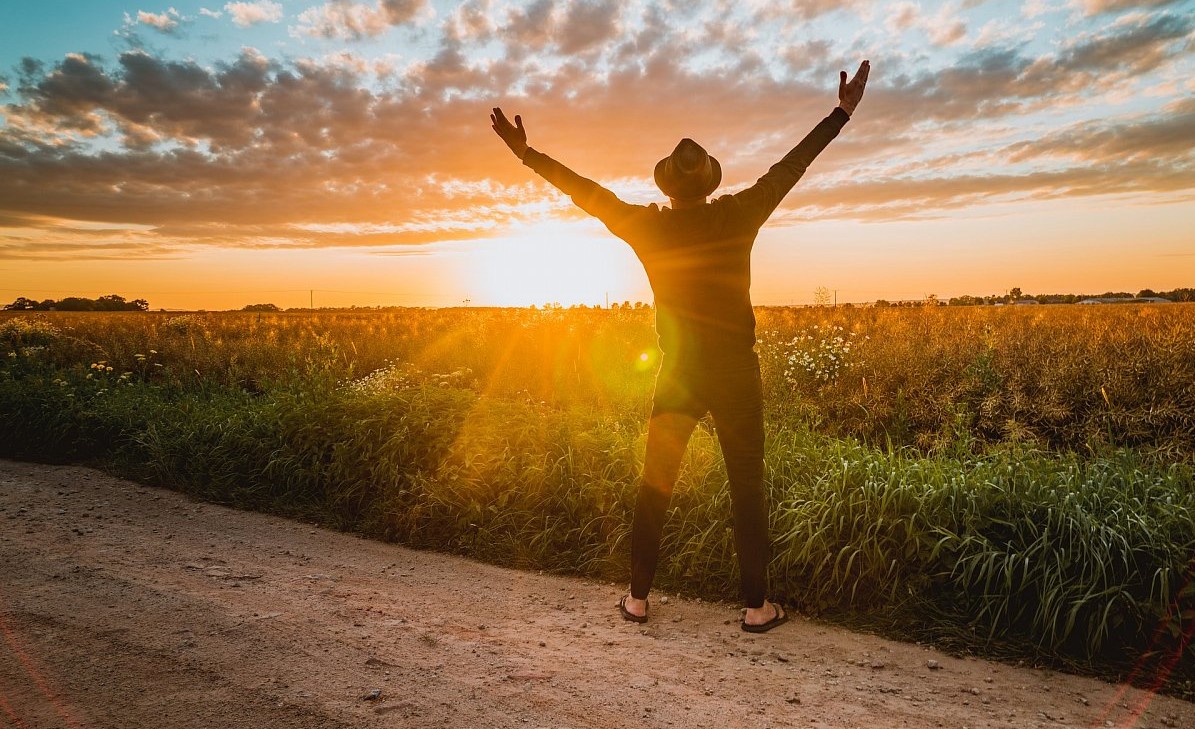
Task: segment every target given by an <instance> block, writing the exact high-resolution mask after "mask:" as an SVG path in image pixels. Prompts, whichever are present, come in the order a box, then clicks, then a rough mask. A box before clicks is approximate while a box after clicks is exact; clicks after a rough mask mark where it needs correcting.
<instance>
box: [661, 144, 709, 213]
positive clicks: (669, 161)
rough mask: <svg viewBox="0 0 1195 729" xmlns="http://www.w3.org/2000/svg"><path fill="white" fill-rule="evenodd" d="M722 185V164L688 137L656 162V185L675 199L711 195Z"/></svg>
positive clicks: (691, 198) (690, 198)
mask: <svg viewBox="0 0 1195 729" xmlns="http://www.w3.org/2000/svg"><path fill="white" fill-rule="evenodd" d="M721 182H722V165H720V164H718V160H716V159H714V158H713V157H711V156H710V155H709V153H708V152H706V151H705V150H704V149H703V148H702V146H701V145H700V144H698V143H697V142H694V141H693V140H692V139H689V138H688V137H685V138H684V139H682V140H680V144H678V145H676V149H674V150H672V154H670V155H668V156H667V157H665V158H664V159H662V160H660V161H659V162H657V163H656V185H657V186H659V188H660V190H661V191H663V193H664V194H665V195H667V196H668V197H670V198H672V199H674V200H695V199H698V198H703V197H706V196H708V195H709V194H710V193H711V192H713V191H714V190H716V189H717V188H718V184H719V183H721Z"/></svg>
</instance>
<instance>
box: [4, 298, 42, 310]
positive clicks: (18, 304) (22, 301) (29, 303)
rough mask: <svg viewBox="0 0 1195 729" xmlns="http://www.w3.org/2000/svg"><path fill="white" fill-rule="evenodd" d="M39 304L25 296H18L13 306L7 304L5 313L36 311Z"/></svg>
mask: <svg viewBox="0 0 1195 729" xmlns="http://www.w3.org/2000/svg"><path fill="white" fill-rule="evenodd" d="M37 307H38V303H37V302H36V301H34V300H33V299H27V298H25V297H24V296H18V297H17V298H16V300H15V301H13V302H12V303H11V304H5V305H4V310H5V311H35V310H36V309H37Z"/></svg>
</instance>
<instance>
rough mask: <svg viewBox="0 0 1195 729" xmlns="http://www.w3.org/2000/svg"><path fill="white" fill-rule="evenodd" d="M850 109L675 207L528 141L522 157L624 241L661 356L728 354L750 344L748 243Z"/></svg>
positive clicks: (686, 358) (716, 358) (712, 360)
mask: <svg viewBox="0 0 1195 729" xmlns="http://www.w3.org/2000/svg"><path fill="white" fill-rule="evenodd" d="M849 118H850V117H849V115H847V113H846V112H845V111H843V110H842V109H840V108H835V109H834V111H832V112H831V113H830V115H829V116H827V117H826V118H825V119H823V120H822V121H821V122H820V123H819V124H818V125H817V126H816V127H814V128H813V131H811V132H809V134H808V135H806V136H805V138H804V139H803V140H801V143H800V144H798V145H797V146H796V147H794V148H793V149H792V151H790V152H789V153H788V154H786V155H785V156H784V158H783V159H781V160H780V161H779V162H777V163H776V164H774V165H772V167H771V169H769V170H768V171H767V174H765V175H764V176H763V177H761V178H759V180H758V181H756V183H755V184H754V185H752V186H751V187H748V188H747V189H745V190H743V191H741V192H738V193H735V194H733V195H723V196H721V197H719V198H717V199H715V200H713V201H710V202H708V203H706V204H704V205H700V206H697V207H692V208H682V209H680V210H673V209H671V208H661V207H659V206H657V205H655V204H654V203H653V204H652V205H631V204H628V203H625V202H623V201H622V200H620V199H618V197H617V196H616V195H615V194H614V193H613V192H611V191H609V190H607V189H606V188H604V187H602V186H601V185H599V184H597V183H596V182H594V181H593V180H589V179H587V178H585V177H582V176H581V175H578V174H577V173H575V172H573V171H572V170H570V169H569V168H567V167H565V166H564V165H562V164H560V163H559V162H557V161H556V160H554V159H552V158H551V157H549V156H548V155H546V154H543V153H542V152H538V151H536V150H534V149H528V150H527V153H526V154H525V155H523V164H525V165H527V166H528V167H530V168H531V169H532V170H534V171H535V172H536V173H538V174H539V175H540V176H542V177H543V178H544V179H545V180H547V181H548V182H550V183H552V184H553V185H554V186H556V187H557V188H559V189H560V190H561V191H562V192H564V193H565V194H567V195H569V196H570V197H571V198H572V200H573V202H574V203H576V205H577V206H578V207H580V208H581V209H582V210H584V211H585V212H587V213H589V214H590V215H593V216H594V217H595V218H597V219H598V220H601V221H602V223H604V224H605V226H606V227H607V228H608V229H609V230H610V232H611V233H613V234H614V235H616V236H618V237H619V238H621V239H623V240H624V241H626V242H627V243H628V244H630V246H631V248H632V250H634V251H635V255H636V256H638V258H639V260H640V261H641V262H642V263H643V268H644V269H645V270H646V271H647V278H648V281H649V282H650V283H651V288H652V291H653V292H654V293H655V297H656V332H657V333H658V335H659V339H660V349H662V350H663V351H664V353H665V355H667V356H668V357H670V358H676V360H678V361H680V362H686V363H692V364H696V365H712V364H718V363H723V362H726V363H731V362H734V361H738V360H739V359H740V358H741V357H743V356H745V355H749V354H750V353H751V351H752V349H753V348H754V346H755V313H754V311H752V309H751V247H752V246H753V245H754V243H755V237H756V235H757V234H758V233H759V229H760V226H762V225H763V224H764V222H765V221H766V220H767V219H768V217H769V216H770V215H771V214H772V212H773V211H774V210H775V209H776V206H778V205H779V204H780V201H781V200H783V199H784V196H785V195H787V194H788V192H789V190H791V189H792V187H793V185H795V184H796V183H797V180H799V179H801V176H802V175H804V174H805V170H806V168H807V167H808V166H809V164H810V163H811V162H813V160H814V158H815V157H817V155H818V154H820V153H821V151H822V150H823V149H825V148H826V145H828V144H829V143H830V142H831V141H832V140H833V139H834V138H835V137H836V136H838V133H839V132H840V131H841V130H842V127H843V126H844V125H845V124H846V122H847V120H848V119H849Z"/></svg>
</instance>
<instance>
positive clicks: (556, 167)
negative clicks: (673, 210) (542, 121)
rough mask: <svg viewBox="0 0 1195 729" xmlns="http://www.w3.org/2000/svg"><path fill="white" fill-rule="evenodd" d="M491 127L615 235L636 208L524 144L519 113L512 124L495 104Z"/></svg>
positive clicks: (511, 148)
mask: <svg viewBox="0 0 1195 729" xmlns="http://www.w3.org/2000/svg"><path fill="white" fill-rule="evenodd" d="M490 126H491V128H493V130H494V133H496V134H497V135H498V136H499V137H501V138H502V141H503V142H505V143H506V146H507V147H509V148H510V151H511V152H514V154H515V156H516V157H518V158H519V159H521V160H522V161H523V164H525V165H527V166H528V167H530V168H531V169H532V170H534V171H535V172H536V174H538V175H539V176H540V177H542V178H544V179H545V180H547V181H548V182H550V183H552V185H553V186H555V187H556V189H558V190H560V191H561V192H563V193H564V194H565V195H568V196H569V197H571V198H572V200H573V203H574V204H576V206H577V207H579V208H581V209H582V210H584V211H585V212H587V213H589V214H590V215H592V216H594V217H595V218H597V219H598V220H600V221H602V222H603V223H605V224H606V227H607V228H609V229H610V230H611V232H613V233H614V234H615V235H617V234H618V231H616V230H615V228H616V227H617V226H618V225H619V223H620V222H622V221H623V220H625V219H626V217H627V216H628V215H630V214H631V213H632V212H634V211H635V210H637V209H638V208H637V206H634V205H628V204H627V203H624V202H623V201H622V200H619V199H618V196H617V195H615V194H614V193H612V192H610V191H609V190H607V189H606V188H604V187H602V186H601V185H599V184H597V183H596V182H594V181H593V180H590V179H588V178H586V177H582V176H581V175H578V174H577V173H576V172H573V171H572V170H570V169H569V168H567V167H565V166H564V165H562V164H560V163H559V162H557V161H556V160H554V159H552V158H551V157H549V156H548V155H546V154H544V153H543V152H539V151H536V150H534V149H532V148H531V147H529V146H527V130H526V129H524V128H523V118H522V117H521V116H519V115H518V114H516V115H515V123H514V124H511V123H510V120H509V119H507V118H506V115H505V114H503V113H502V109H500V108H498V107H494V110H493V113H491V114H490Z"/></svg>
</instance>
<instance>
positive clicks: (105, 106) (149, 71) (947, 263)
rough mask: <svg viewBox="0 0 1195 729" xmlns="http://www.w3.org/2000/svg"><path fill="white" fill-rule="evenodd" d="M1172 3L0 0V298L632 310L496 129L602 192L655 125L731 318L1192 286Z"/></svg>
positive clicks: (1180, 66)
mask: <svg viewBox="0 0 1195 729" xmlns="http://www.w3.org/2000/svg"><path fill="white" fill-rule="evenodd" d="M1193 51H1195V0H1024V1H1021V0H1008V1H1005V0H988V1H986V2H985V1H984V0H954V1H951V2H943V3H931V2H922V3H917V2H909V1H908V0H901V1H899V2H870V1H868V0H835V1H833V2H831V1H830V0H787V1H786V2H762V1H760V0H738V1H737V2H734V1H729V0H726V1H718V2H700V1H696V0H694V1H688V2H657V1H655V0H631V1H625V2H624V1H620V0H534V1H533V2H519V1H514V2H504V1H502V0H469V1H468V2H464V3H455V2H439V1H438V0H339V1H333V2H326V1H321V0H250V1H243V2H226V3H221V2H218V0H207V1H205V2H191V1H189V0H174V1H170V0H168V1H167V2H155V1H154V0H139V1H138V2H126V1H124V0H37V1H32V0H30V1H26V0H5V1H4V2H3V3H0V299H3V300H4V301H9V300H12V299H15V298H16V297H17V296H28V297H30V298H37V299H43V298H61V297H64V296H68V295H81V296H98V295H103V294H110V293H117V294H120V295H123V296H126V297H127V298H130V299H131V298H146V299H148V300H149V302H150V304H151V306H152V307H153V308H180V309H181V308H188V309H197V308H206V309H221V308H239V307H241V306H243V305H245V304H250V303H265V302H270V303H275V304H277V305H279V306H283V307H292V306H307V305H308V304H309V303H312V302H314V304H315V306H317V307H318V306H348V305H359V306H374V305H406V306H459V305H461V304H464V303H466V302H467V303H469V304H471V305H502V306H507V305H510V306H525V305H528V304H544V303H548V302H560V303H562V304H565V305H568V304H574V303H585V304H591V305H592V304H604V303H605V302H606V301H607V300H609V301H610V302H618V301H623V300H630V301H636V300H643V301H650V300H651V293H650V289H649V288H648V285H647V279H646V277H645V276H644V274H643V272H642V270H641V268H640V267H639V264H638V262H637V261H636V259H635V257H634V255H633V254H632V253H631V251H630V249H629V248H628V247H627V246H626V245H625V244H624V243H622V242H621V241H619V240H617V239H616V238H614V237H613V236H612V235H610V234H609V233H608V232H607V231H606V230H605V229H604V228H603V227H602V226H601V224H600V223H597V222H596V221H593V220H589V219H586V217H585V216H584V214H583V213H581V212H580V211H579V210H577V209H576V208H574V207H573V206H572V205H571V203H570V202H569V200H568V198H566V197H565V196H563V195H561V194H560V193H558V192H556V191H555V190H554V189H553V188H551V187H550V186H549V185H547V183H545V182H544V181H543V180H541V179H540V178H538V177H537V176H536V175H535V174H534V173H533V172H531V170H530V169H528V168H526V167H524V166H523V165H522V164H521V163H520V162H519V160H518V159H517V158H515V157H514V156H513V155H512V154H511V153H510V151H509V150H508V149H507V148H506V147H505V146H504V145H503V144H502V142H501V141H500V140H499V139H498V138H497V137H496V136H495V135H494V134H493V132H492V131H491V129H490V127H489V118H488V114H489V110H490V108H491V107H493V106H501V107H502V108H503V109H505V110H506V111H507V113H508V114H509V115H512V116H513V114H515V113H517V114H520V115H522V118H523V120H524V123H525V126H526V128H527V131H528V135H529V140H528V141H529V143H530V145H531V146H532V147H534V148H536V149H538V150H540V151H542V152H545V153H547V154H549V155H551V156H552V157H554V158H556V159H558V160H560V161H561V162H563V163H565V164H566V165H569V166H570V167H572V168H573V169H574V170H576V171H577V172H579V173H581V174H583V175H585V176H586V177H590V178H592V179H595V180H598V181H599V182H601V183H602V184H604V185H606V186H607V187H609V188H610V189H612V190H614V191H615V192H616V193H617V194H618V195H619V196H621V197H622V198H623V199H625V200H627V201H628V202H632V203H639V204H647V203H651V202H658V203H661V204H664V203H666V199H665V198H664V196H663V195H662V193H660V192H659V191H658V190H657V189H656V188H655V186H654V184H653V182H652V177H651V173H652V169H653V167H654V165H655V162H656V161H657V160H659V159H660V158H661V157H664V156H665V155H667V154H668V153H669V152H670V151H671V150H672V148H673V147H674V146H675V144H676V142H677V140H679V139H680V138H681V137H691V138H693V139H696V140H697V141H698V142H700V143H701V144H703V145H704V146H705V147H706V149H708V150H709V151H710V153H711V154H712V155H713V156H714V157H716V158H718V159H719V160H720V162H721V164H722V167H723V186H722V188H721V189H720V191H719V192H718V193H715V195H717V194H723V193H726V192H735V191H737V190H740V189H743V188H745V187H746V186H748V185H750V184H751V183H753V182H754V181H755V179H756V178H758V177H759V176H760V175H762V174H763V173H764V172H765V171H766V170H767V168H768V167H769V166H770V165H771V164H772V163H774V162H775V161H777V160H779V159H780V158H781V157H782V156H783V155H784V154H785V153H786V152H787V151H788V150H789V149H790V148H791V147H793V146H795V145H796V144H797V143H798V142H799V141H800V140H801V138H802V137H803V136H804V135H805V134H806V133H807V132H808V131H809V130H810V129H812V128H813V127H814V125H815V124H817V122H818V121H819V120H821V119H822V117H824V116H825V115H827V114H828V113H829V112H830V111H831V110H832V109H833V108H834V106H835V105H836V104H837V86H838V72H839V70H848V71H850V72H852V73H853V71H854V70H855V69H856V68H857V67H858V64H859V62H860V61H861V60H863V59H869V60H870V61H871V67H872V71H871V76H870V80H869V83H868V87H867V92H866V94H865V95H864V97H863V100H862V102H861V103H860V104H859V107H858V109H857V110H856V112H855V114H854V116H853V117H852V119H851V121H850V122H849V123H848V124H847V126H846V128H845V129H844V130H843V132H842V133H841V135H840V136H839V137H838V139H836V140H835V141H834V142H833V143H832V144H831V145H830V147H828V148H827V149H826V151H825V152H823V153H822V155H821V156H820V157H819V158H818V159H817V160H816V161H815V162H814V164H813V165H812V166H811V167H810V169H809V171H808V172H807V174H806V175H805V177H804V178H803V179H802V180H801V182H800V183H798V185H797V187H796V188H795V189H794V190H793V192H792V193H790V194H789V196H788V197H787V198H786V200H785V202H784V203H783V204H782V205H781V207H780V209H779V210H778V211H777V212H776V214H775V215H774V216H773V218H772V219H771V220H770V221H769V222H768V224H767V225H766V226H765V227H764V228H763V230H762V231H761V232H760V235H759V238H758V240H757V242H756V246H755V249H754V253H753V282H752V297H753V300H754V301H755V303H756V304H803V303H810V302H811V301H812V300H813V298H814V291H815V290H816V289H818V288H819V287H825V288H826V289H829V290H831V291H832V292H835V294H836V297H837V300H838V301H839V302H848V301H853V302H865V301H872V300H875V299H878V298H884V299H889V300H899V299H916V298H922V297H925V296H927V295H929V294H933V295H936V296H938V297H939V298H947V297H949V296H955V295H960V294H976V295H983V294H992V293H1003V292H1005V291H1007V290H1009V289H1010V288H1013V287H1017V288H1020V289H1021V290H1022V291H1024V292H1026V293H1033V292H1038V293H1063V292H1073V293H1100V292H1103V291H1108V290H1124V291H1130V292H1136V291H1138V290H1140V289H1143V288H1152V289H1156V290H1166V289H1171V288H1177V287H1187V286H1192V285H1195V77H1193V74H1192V72H1193V71H1195V53H1193Z"/></svg>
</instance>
